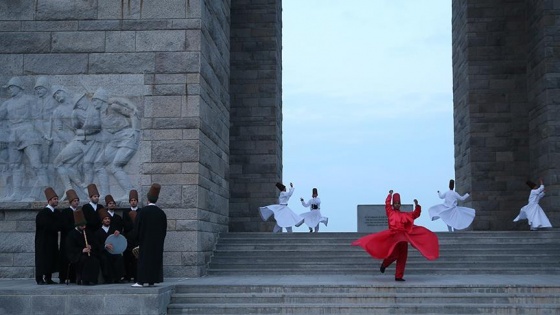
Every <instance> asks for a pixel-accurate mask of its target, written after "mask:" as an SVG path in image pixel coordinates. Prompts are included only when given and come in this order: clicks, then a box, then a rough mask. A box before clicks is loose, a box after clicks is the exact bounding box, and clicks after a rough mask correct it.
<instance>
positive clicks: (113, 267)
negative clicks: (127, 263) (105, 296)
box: [95, 208, 124, 283]
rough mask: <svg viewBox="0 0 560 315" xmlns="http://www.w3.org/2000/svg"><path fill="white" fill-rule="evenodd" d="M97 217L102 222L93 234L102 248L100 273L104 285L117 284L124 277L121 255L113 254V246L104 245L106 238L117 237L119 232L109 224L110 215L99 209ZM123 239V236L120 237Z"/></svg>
mask: <svg viewBox="0 0 560 315" xmlns="http://www.w3.org/2000/svg"><path fill="white" fill-rule="evenodd" d="M98 212H99V217H100V218H101V222H103V224H102V226H101V228H100V229H98V230H97V231H96V232H95V237H96V238H97V243H98V244H101V245H102V246H103V249H102V250H101V256H100V259H101V261H100V262H101V272H102V274H103V279H104V280H105V283H119V282H121V278H122V277H123V276H124V260H123V256H122V254H120V253H119V254H113V253H112V252H111V251H113V245H112V244H110V243H109V244H106V242H105V241H106V240H107V237H109V236H110V235H115V236H119V235H120V231H119V230H116V229H115V228H114V227H113V225H112V224H111V215H110V214H109V211H107V210H106V209H104V208H101V209H99V211H98ZM121 237H124V236H121Z"/></svg>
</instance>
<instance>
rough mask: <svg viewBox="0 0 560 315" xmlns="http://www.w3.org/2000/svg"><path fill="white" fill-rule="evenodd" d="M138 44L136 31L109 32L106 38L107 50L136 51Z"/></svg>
mask: <svg viewBox="0 0 560 315" xmlns="http://www.w3.org/2000/svg"><path fill="white" fill-rule="evenodd" d="M135 45H136V32H133V31H125V32H119V31H114V32H107V34H106V38H105V51H106V52H134V51H135V49H136V48H135Z"/></svg>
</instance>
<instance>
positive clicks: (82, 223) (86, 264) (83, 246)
mask: <svg viewBox="0 0 560 315" xmlns="http://www.w3.org/2000/svg"><path fill="white" fill-rule="evenodd" d="M74 222H75V223H74V224H75V225H76V227H75V228H74V229H73V230H72V231H71V232H70V233H69V234H68V237H67V238H66V253H67V256H68V259H69V260H70V262H72V264H73V265H74V266H75V269H76V284H85V285H89V284H97V283H98V277H99V249H100V246H99V243H98V242H97V240H96V238H95V236H94V235H93V233H91V232H90V231H88V230H87V228H86V220H85V216H84V213H83V211H82V208H78V209H77V210H76V211H74Z"/></svg>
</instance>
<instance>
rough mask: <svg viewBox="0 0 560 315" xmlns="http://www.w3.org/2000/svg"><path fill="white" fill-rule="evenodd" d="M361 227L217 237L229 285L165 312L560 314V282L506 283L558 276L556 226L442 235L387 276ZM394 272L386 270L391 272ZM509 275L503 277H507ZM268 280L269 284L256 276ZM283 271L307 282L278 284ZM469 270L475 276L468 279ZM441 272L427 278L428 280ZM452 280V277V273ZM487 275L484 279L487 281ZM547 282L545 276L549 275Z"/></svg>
mask: <svg viewBox="0 0 560 315" xmlns="http://www.w3.org/2000/svg"><path fill="white" fill-rule="evenodd" d="M363 235H365V234H358V233H293V234H287V233H284V234H271V233H228V234H224V235H222V236H221V237H220V240H219V241H218V244H217V246H216V250H215V253H214V256H213V257H212V259H211V262H210V265H209V271H208V274H209V275H210V276H216V277H234V278H236V279H238V283H232V284H229V285H218V284H207V285H196V286H190V285H178V286H176V287H175V292H174V294H173V295H172V297H171V303H170V304H169V306H168V314H560V282H558V281H557V282H558V283H552V282H551V283H546V284H542V283H539V284H535V283H528V282H527V283H525V281H521V280H520V281H519V282H520V283H513V284H509V285H504V284H503V283H499V282H498V283H496V282H492V281H490V278H492V277H496V276H498V277H497V278H498V279H503V278H504V277H505V278H512V279H513V278H514V277H518V276H519V275H527V276H526V277H527V278H529V279H531V278H532V277H541V278H543V279H547V278H546V277H547V276H546V275H555V276H554V277H555V279H558V277H556V275H560V231H554V230H550V231H538V232H529V231H522V232H521V231H516V232H478V231H469V232H456V233H439V234H438V236H439V239H440V258H439V259H438V260H436V261H427V260H426V259H424V258H423V257H422V256H421V255H419V254H418V252H417V251H416V250H415V249H413V248H411V249H410V250H409V259H408V263H407V268H406V273H405V278H407V276H410V277H413V278H414V277H415V276H414V275H416V277H417V278H422V279H425V280H416V281H410V279H409V281H408V282H405V283H397V282H394V281H393V279H392V273H393V272H394V265H393V266H391V267H389V268H387V270H386V275H383V277H384V278H379V279H385V281H370V279H372V280H373V277H374V276H373V275H375V276H376V277H379V275H380V273H379V264H380V261H379V260H374V259H373V258H371V257H370V256H369V255H368V254H367V253H366V252H365V251H363V249H362V248H360V247H353V246H350V243H351V242H352V241H353V240H355V239H357V238H359V237H361V236H363ZM387 273H388V274H387ZM502 276H503V277H502ZM251 277H254V278H255V279H258V278H265V277H270V278H272V281H271V282H270V283H261V282H258V281H256V283H250V282H251V281H250V280H247V281H242V279H245V278H246V279H249V278H251ZM282 277H296V278H299V277H309V278H308V279H310V281H309V282H308V283H305V281H303V282H304V283H290V282H289V281H288V282H286V283H282V284H275V283H274V281H275V280H274V279H281V278H282ZM313 277H322V278H325V277H327V278H328V277H332V278H336V279H340V277H343V278H344V277H355V279H363V278H366V279H368V282H367V283H363V281H362V282H359V281H357V282H355V283H352V281H349V282H348V281H346V282H340V283H337V280H334V281H331V283H325V282H323V283H318V282H314V279H313ZM468 277H476V280H469V281H468V283H465V281H464V280H465V279H467V278H468ZM434 278H439V279H445V280H442V281H436V282H430V281H429V280H428V279H434ZM453 279H455V280H453ZM487 279H488V281H486V280H487ZM543 282H546V281H543Z"/></svg>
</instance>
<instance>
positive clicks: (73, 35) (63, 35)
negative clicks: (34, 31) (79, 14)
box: [52, 32, 105, 53]
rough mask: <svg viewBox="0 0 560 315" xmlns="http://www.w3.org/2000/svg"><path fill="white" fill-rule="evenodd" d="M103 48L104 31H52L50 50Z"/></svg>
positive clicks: (78, 51)
mask: <svg viewBox="0 0 560 315" xmlns="http://www.w3.org/2000/svg"><path fill="white" fill-rule="evenodd" d="M104 50H105V32H54V33H53V34H52V52H55V53H58V52H64V53H68V52H69V53H82V52H102V51H104Z"/></svg>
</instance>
